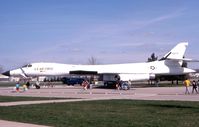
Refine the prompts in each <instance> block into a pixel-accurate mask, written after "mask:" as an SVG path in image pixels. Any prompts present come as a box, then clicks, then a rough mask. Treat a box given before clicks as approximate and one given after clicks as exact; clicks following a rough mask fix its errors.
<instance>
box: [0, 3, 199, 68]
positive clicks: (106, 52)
mask: <svg viewBox="0 0 199 127" xmlns="http://www.w3.org/2000/svg"><path fill="white" fill-rule="evenodd" d="M198 6H199V1H197V0H0V65H1V66H3V68H4V70H7V69H11V68H16V67H19V66H22V65H24V64H27V63H31V62H56V63H68V64H87V63H88V59H89V58H91V57H94V58H95V59H96V60H97V63H99V64H113V63H131V62H146V61H147V59H148V57H150V55H151V54H152V53H155V54H156V55H157V56H158V57H159V58H161V57H162V56H163V55H164V54H166V53H167V52H168V51H170V49H171V48H173V47H174V46H175V45H176V44H178V43H179V42H189V46H188V48H187V51H186V54H185V57H187V58H193V59H199V56H198V54H199V50H198V49H199V47H198V46H199V42H198V39H199V38H198V37H199V8H198ZM188 65H189V67H191V68H199V63H189V64H188Z"/></svg>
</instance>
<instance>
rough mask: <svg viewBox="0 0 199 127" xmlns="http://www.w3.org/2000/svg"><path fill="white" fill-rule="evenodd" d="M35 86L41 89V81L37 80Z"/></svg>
mask: <svg viewBox="0 0 199 127" xmlns="http://www.w3.org/2000/svg"><path fill="white" fill-rule="evenodd" d="M35 87H36V89H40V83H39V81H36V83H35Z"/></svg>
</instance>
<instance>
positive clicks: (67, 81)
mask: <svg viewBox="0 0 199 127" xmlns="http://www.w3.org/2000/svg"><path fill="white" fill-rule="evenodd" d="M83 81H84V79H83V78H67V77H64V78H62V82H63V84H67V85H72V86H74V85H76V84H79V85H81V84H82V82H83Z"/></svg>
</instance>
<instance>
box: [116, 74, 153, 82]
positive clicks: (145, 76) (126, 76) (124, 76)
mask: <svg viewBox="0 0 199 127" xmlns="http://www.w3.org/2000/svg"><path fill="white" fill-rule="evenodd" d="M119 76H120V80H122V81H129V80H131V81H141V80H150V79H155V74H147V73H146V74H145V73H142V74H119Z"/></svg>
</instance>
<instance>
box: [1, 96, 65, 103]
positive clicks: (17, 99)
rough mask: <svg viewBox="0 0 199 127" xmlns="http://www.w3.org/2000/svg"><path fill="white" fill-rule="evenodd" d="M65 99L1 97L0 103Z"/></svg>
mask: <svg viewBox="0 0 199 127" xmlns="http://www.w3.org/2000/svg"><path fill="white" fill-rule="evenodd" d="M56 99H67V98H54V97H19V96H17V97H16V96H1V95H0V102H15V101H39V100H56Z"/></svg>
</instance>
